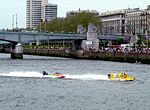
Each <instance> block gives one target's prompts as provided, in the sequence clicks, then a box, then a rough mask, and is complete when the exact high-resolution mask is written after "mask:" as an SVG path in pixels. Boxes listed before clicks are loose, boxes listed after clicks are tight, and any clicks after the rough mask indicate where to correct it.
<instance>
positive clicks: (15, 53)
mask: <svg viewBox="0 0 150 110" xmlns="http://www.w3.org/2000/svg"><path fill="white" fill-rule="evenodd" d="M10 52H11V58H12V59H23V46H22V44H21V43H17V44H16V45H15V44H13V45H12V46H11V49H10Z"/></svg>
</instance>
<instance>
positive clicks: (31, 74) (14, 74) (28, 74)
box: [0, 71, 43, 77]
mask: <svg viewBox="0 0 150 110" xmlns="http://www.w3.org/2000/svg"><path fill="white" fill-rule="evenodd" d="M0 76H8V77H43V74H41V73H39V72H34V71H32V72H9V73H2V74H0Z"/></svg>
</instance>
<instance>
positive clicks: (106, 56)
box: [0, 49, 150, 64]
mask: <svg viewBox="0 0 150 110" xmlns="http://www.w3.org/2000/svg"><path fill="white" fill-rule="evenodd" d="M0 52H2V53H8V52H9V49H5V50H4V49H3V50H2V49H0ZM23 53H24V54H27V55H40V56H54V57H67V58H76V59H92V60H104V61H117V62H129V63H144V64H150V54H146V53H138V52H130V53H124V52H109V51H108V52H107V51H104V52H100V51H82V50H78V51H72V50H64V49H62V50H60V49H55V50H53V49H24V50H23Z"/></svg>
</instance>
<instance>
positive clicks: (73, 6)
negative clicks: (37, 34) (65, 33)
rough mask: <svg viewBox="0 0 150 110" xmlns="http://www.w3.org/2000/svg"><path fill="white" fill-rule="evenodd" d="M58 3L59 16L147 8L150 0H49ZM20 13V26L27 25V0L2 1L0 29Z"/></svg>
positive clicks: (5, 26) (0, 5)
mask: <svg viewBox="0 0 150 110" xmlns="http://www.w3.org/2000/svg"><path fill="white" fill-rule="evenodd" d="M49 3H53V4H57V5H58V16H59V17H62V16H65V15H66V12H67V11H71V10H78V9H79V8H80V9H81V10H87V9H90V10H97V11H98V12H100V13H101V12H105V11H111V10H116V9H126V8H136V7H139V8H141V9H145V8H147V6H148V5H150V0H49ZM13 14H17V15H18V27H26V0H1V1H0V29H2V28H5V29H6V28H12V16H13Z"/></svg>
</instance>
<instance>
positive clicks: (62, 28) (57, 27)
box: [37, 12, 101, 33]
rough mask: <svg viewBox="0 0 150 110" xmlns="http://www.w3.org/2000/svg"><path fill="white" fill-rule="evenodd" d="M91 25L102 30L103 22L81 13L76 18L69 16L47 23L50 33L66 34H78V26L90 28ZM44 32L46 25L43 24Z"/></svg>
mask: <svg viewBox="0 0 150 110" xmlns="http://www.w3.org/2000/svg"><path fill="white" fill-rule="evenodd" d="M89 23H93V24H95V25H96V26H97V28H98V29H100V28H101V20H100V18H99V17H97V16H95V15H94V14H89V13H85V12H83V13H80V14H77V15H75V16H69V17H66V18H56V19H54V20H52V21H49V22H48V23H47V26H46V27H47V31H48V32H65V33H70V32H71V33H76V31H77V27H78V25H82V26H83V27H86V29H87V27H88V24H89ZM39 27H40V26H38V28H37V29H38V30H39ZM42 30H43V31H44V23H42Z"/></svg>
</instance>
